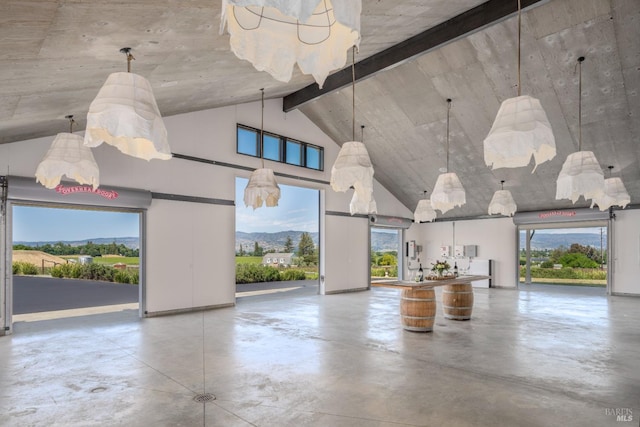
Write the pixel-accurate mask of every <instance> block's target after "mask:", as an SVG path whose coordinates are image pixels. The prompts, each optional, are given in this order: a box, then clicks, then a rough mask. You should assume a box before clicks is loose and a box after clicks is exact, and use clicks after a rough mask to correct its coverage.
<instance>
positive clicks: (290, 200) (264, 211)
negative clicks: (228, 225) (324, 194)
mask: <svg viewBox="0 0 640 427" xmlns="http://www.w3.org/2000/svg"><path fill="white" fill-rule="evenodd" d="M248 182H249V180H248V179H246V178H236V230H237V231H244V232H245V233H252V232H259V231H263V232H265V231H266V232H270V233H275V232H278V231H286V230H296V231H318V216H319V213H318V209H319V200H318V199H319V192H318V190H312V189H309V188H302V187H293V186H290V185H282V184H279V186H280V194H281V195H280V200H279V201H278V206H276V207H273V208H267V207H265V206H264V205H263V206H262V207H261V208H258V209H256V210H255V211H254V210H253V208H252V207H251V206H249V207H245V205H244V188H245V187H246V186H247V183H248Z"/></svg>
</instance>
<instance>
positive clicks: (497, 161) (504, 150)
mask: <svg viewBox="0 0 640 427" xmlns="http://www.w3.org/2000/svg"><path fill="white" fill-rule="evenodd" d="M520 3H521V2H520V0H518V62H517V64H518V96H517V97H515V98H509V99H506V100H504V101H503V102H502V104H501V105H500V109H499V110H498V114H497V115H496V118H495V120H494V122H493V126H491V130H490V131H489V135H487V137H486V138H485V140H484V162H485V163H486V165H487V166H489V167H491V169H497V168H519V167H523V166H527V165H528V164H529V163H530V162H531V157H532V156H533V158H534V162H535V166H534V167H533V171H532V173H533V172H535V170H536V168H537V167H538V165H539V164H540V163H544V162H546V161H547V160H551V159H553V158H554V157H555V156H556V140H555V137H554V136H553V131H552V130H551V124H550V123H549V119H548V118H547V114H546V113H545V112H544V110H543V109H542V105H541V104H540V101H538V100H537V99H536V98H533V97H531V96H527V95H522V82H521V79H520V63H521V61H520V56H521V44H522V43H521V33H522V7H521V4H520Z"/></svg>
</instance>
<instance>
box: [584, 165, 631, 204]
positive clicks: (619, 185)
mask: <svg viewBox="0 0 640 427" xmlns="http://www.w3.org/2000/svg"><path fill="white" fill-rule="evenodd" d="M608 168H609V178H607V179H605V180H604V193H603V194H602V196H600V197H599V198H597V199H593V200H592V201H591V207H592V208H593V206H594V205H596V204H597V205H598V208H599V209H600V210H601V211H606V210H607V209H609V208H610V207H612V206H620V207H621V208H623V209H624V208H625V207H626V206H627V205H628V204H629V203H631V197H630V196H629V193H628V192H627V189H626V188H625V186H624V183H623V182H622V179H620V178H618V177H617V176H616V177H611V169H613V166H608Z"/></svg>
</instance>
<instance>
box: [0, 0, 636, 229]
mask: <svg viewBox="0 0 640 427" xmlns="http://www.w3.org/2000/svg"><path fill="white" fill-rule="evenodd" d="M504 3H505V1H504V0H501V1H498V0H491V1H489V2H488V3H487V5H491V7H492V8H494V9H491V10H495V6H493V4H496V5H497V4H504ZM513 3H514V5H513V7H514V8H515V5H516V4H517V1H516V0H513ZM220 4H221V1H220V0H191V1H180V0H160V1H148V0H132V1H124V0H108V1H104V2H86V1H83V0H57V1H46V0H31V1H14V0H4V1H2V2H0V82H1V85H0V143H8V142H13V141H20V140H24V139H29V138H34V137H40V136H47V135H55V134H56V133H58V132H60V131H62V130H65V129H66V121H65V120H64V116H65V115H67V114H74V115H75V117H76V118H77V119H78V124H79V127H80V129H82V128H83V127H84V121H83V117H84V116H86V112H87V109H88V106H89V104H90V102H91V100H92V99H93V98H94V97H95V94H96V93H97V91H98V89H99V88H100V86H101V85H102V83H103V82H104V80H105V78H106V76H107V75H108V74H109V73H111V72H113V71H122V70H123V69H124V67H125V61H124V56H123V55H122V54H121V53H119V52H118V51H119V49H120V48H121V47H125V46H128V47H132V48H133V53H134V56H135V57H136V61H134V62H133V65H132V67H133V71H134V72H136V73H138V74H141V75H144V76H145V77H147V78H148V79H149V81H150V82H151V84H152V86H153V89H154V93H155V96H156V100H157V102H158V105H159V108H160V111H161V112H162V114H163V115H164V116H169V115H174V114H178V113H185V112H190V111H196V110H202V109H208V108H214V107H220V106H225V105H232V104H238V103H243V102H249V101H255V100H258V99H259V90H258V89H259V88H261V87H264V88H265V92H266V93H267V95H268V97H272V98H274V97H285V104H287V105H293V107H291V108H299V109H300V110H301V111H302V112H303V113H304V114H305V115H306V116H307V117H309V118H310V119H311V120H312V121H313V122H314V123H315V124H316V125H318V126H319V127H320V128H321V129H322V130H324V131H325V132H326V133H327V134H328V135H329V136H330V137H331V138H332V139H333V140H335V141H336V142H337V143H338V144H341V143H342V142H344V141H349V140H351V139H352V123H351V110H352V101H351V99H352V92H351V87H350V85H348V84H347V85H346V86H344V82H342V83H341V80H340V79H339V78H337V77H339V73H337V74H336V75H335V76H330V78H329V79H328V84H327V85H325V87H328V88H329V89H335V90H326V91H318V90H317V86H315V84H314V83H313V80H312V78H310V77H309V76H304V75H302V74H300V73H299V72H295V73H294V77H293V78H292V80H291V81H290V82H288V83H281V82H278V81H276V80H274V79H273V78H271V77H270V76H269V75H268V74H266V73H263V72H258V71H256V70H255V69H254V68H253V67H252V66H251V65H250V64H249V63H247V62H245V61H241V60H239V59H237V58H236V57H235V56H234V55H233V53H231V52H230V50H229V38H228V35H227V34H222V35H221V34H219V23H220ZM483 4H484V1H483V0H455V1H453V0H431V1H416V0H377V1H374V0H363V11H362V42H361V45H360V50H359V52H358V54H357V55H356V61H357V62H358V65H357V68H356V69H357V76H358V79H359V80H358V83H357V84H356V87H355V91H356V122H357V124H358V126H360V125H364V126H365V130H364V140H365V144H366V146H367V148H368V149H369V153H370V156H371V159H372V162H373V163H374V168H375V178H377V179H378V180H379V181H380V182H381V183H382V184H383V185H384V186H385V187H386V188H387V189H388V190H390V191H391V192H392V193H393V194H394V195H395V196H396V197H397V198H398V199H399V200H400V201H401V202H402V203H404V204H405V205H406V206H407V207H408V208H409V209H410V210H413V209H414V208H415V206H416V204H417V202H418V200H419V199H420V198H422V197H423V191H424V190H428V191H429V193H430V192H431V190H432V189H433V186H434V184H435V181H436V179H437V176H438V175H439V173H441V169H442V168H444V167H445V157H446V155H445V154H446V153H445V139H446V111H447V108H446V99H447V98H451V99H452V100H453V101H452V108H451V123H450V125H451V126H450V163H449V170H450V171H452V172H456V173H457V174H458V176H459V177H460V179H461V181H462V183H463V185H464V186H465V188H466V190H467V203H466V204H465V205H464V206H462V207H461V208H456V209H454V210H451V211H449V212H448V213H447V214H446V215H444V217H470V216H480V215H484V214H486V212H487V206H488V204H489V201H490V199H491V196H492V195H493V193H494V191H495V190H497V189H499V187H500V180H505V181H506V182H505V189H509V190H511V192H512V194H513V196H514V198H515V200H516V202H517V204H518V209H519V210H520V211H526V210H535V209H540V208H545V209H546V208H565V207H571V206H574V205H572V204H571V202H570V201H556V200H555V189H556V185H555V181H556V178H557V176H558V173H559V171H560V169H561V167H562V163H563V162H564V160H565V159H566V157H567V155H568V154H570V153H572V152H574V151H578V74H577V73H576V60H577V58H578V57H579V56H585V57H586V60H585V62H584V63H583V67H582V70H583V71H582V76H583V90H582V135H583V138H582V141H583V142H582V145H583V150H591V151H594V153H595V155H596V157H597V158H598V160H599V162H600V165H601V166H602V168H603V169H605V170H606V167H607V166H608V165H612V166H614V169H613V174H614V175H617V176H621V177H622V179H623V181H624V183H625V185H626V187H627V190H628V191H629V193H630V194H631V199H632V203H638V200H640V141H639V140H640V120H639V118H640V117H639V116H640V94H639V86H640V1H637V0H548V1H535V0H524V1H523V4H524V5H525V6H526V5H531V7H529V8H527V9H525V11H524V12H523V19H522V67H521V68H522V74H521V76H522V78H521V80H522V93H523V94H528V95H531V96H534V97H536V98H538V99H540V101H541V103H542V105H543V107H544V108H545V110H546V112H547V115H548V116H549V119H550V121H551V125H552V128H553V131H554V134H555V137H556V145H557V152H558V154H557V156H556V157H555V158H554V159H553V160H551V161H549V162H546V163H543V164H541V165H540V166H539V167H538V168H537V169H536V171H535V173H533V174H532V173H531V171H532V169H533V163H532V164H531V165H530V166H529V167H523V168H517V169H504V168H503V169H495V170H491V169H489V168H488V167H487V166H486V165H485V163H484V157H483V143H482V142H483V140H484V138H485V137H486V135H487V133H488V132H489V129H490V127H491V124H492V122H493V119H494V118H495V115H496V112H497V110H498V107H499V106H500V103H501V102H502V101H503V100H504V99H506V98H510V97H513V96H516V94H517V89H516V84H517V57H516V52H517V44H516V40H517V19H516V17H515V15H514V14H512V13H510V14H508V15H507V16H506V18H505V19H499V20H498V21H497V22H495V23H492V24H490V25H486V26H484V27H482V28H480V29H479V30H478V31H474V32H471V33H469V34H465V35H461V36H458V37H456V38H455V39H454V40H452V41H450V42H444V43H443V40H440V39H438V37H436V36H433V37H432V39H433V40H434V42H433V43H431V44H429V43H428V41H429V39H430V37H431V35H430V33H427V34H429V37H424V38H423V40H427V43H424V42H423V44H424V47H423V52H421V53H420V52H413V51H411V53H410V54H409V55H403V49H405V51H404V52H405V53H406V49H409V48H408V47H406V45H400V46H401V48H399V49H396V50H395V51H394V54H392V55H391V56H392V57H397V58H398V59H396V62H397V61H399V62H397V63H394V64H387V63H383V68H385V69H382V70H379V71H375V68H376V67H375V66H371V65H370V64H371V63H373V64H374V65H375V64H376V63H379V62H383V61H379V60H378V58H382V57H385V56H384V53H385V52H387V51H386V49H389V48H392V47H393V46H395V45H398V44H399V43H401V42H403V41H405V40H407V39H410V38H411V37H414V36H416V35H419V34H421V33H423V32H425V31H428V30H430V29H438V28H442V29H444V30H447V29H449V30H450V31H444V33H443V32H438V33H437V36H441V35H442V34H449V33H450V34H453V36H455V34H456V28H458V29H460V28H461V29H462V30H460V31H462V32H465V31H466V28H467V26H468V25H467V24H469V20H466V21H464V22H463V21H461V20H460V19H461V18H462V17H465V16H467V15H469V13H468V11H470V10H473V9H474V8H476V7H482V5H483ZM487 5H485V7H488V6H487ZM465 13H467V15H465ZM485 15H487V14H486V13H482V14H476V15H472V16H474V18H472V19H471V20H472V21H473V20H478V19H479V20H480V21H479V24H480V25H481V24H483V21H482V19H484V18H486V16H485ZM479 24H478V22H471V23H470V24H469V25H470V26H471V27H473V26H474V25H475V26H477V25H479ZM405 56H409V57H408V58H405ZM385 58H386V57H385ZM367 59H368V60H369V61H368V64H367ZM378 68H379V67H378ZM372 69H373V71H372ZM367 72H371V74H368V75H366V76H365V75H364V74H367ZM332 77H336V78H335V79H334V81H335V84H331V78H332ZM301 98H304V99H303V100H304V101H305V102H301V103H300V105H298V102H299V101H297V100H298V99H301ZM288 101H292V102H289V103H288ZM327 166H330V165H327ZM575 206H588V203H586V202H584V201H583V200H582V199H580V201H579V202H578V203H577V204H576V205H575Z"/></svg>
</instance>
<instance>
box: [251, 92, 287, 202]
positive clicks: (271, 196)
mask: <svg viewBox="0 0 640 427" xmlns="http://www.w3.org/2000/svg"><path fill="white" fill-rule="evenodd" d="M260 91H261V92H262V113H261V114H262V115H261V119H260V144H261V145H262V144H263V140H264V89H260ZM278 200H280V187H279V186H278V183H277V182H276V177H275V174H274V173H273V169H267V168H265V167H264V157H263V158H262V168H260V169H256V170H254V171H253V172H252V173H251V176H250V177H249V183H248V184H247V186H246V187H245V189H244V205H245V206H247V207H248V206H252V207H253V209H254V210H256V209H257V208H259V207H261V206H262V204H263V203H266V205H267V207H268V208H273V207H276V206H278Z"/></svg>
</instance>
